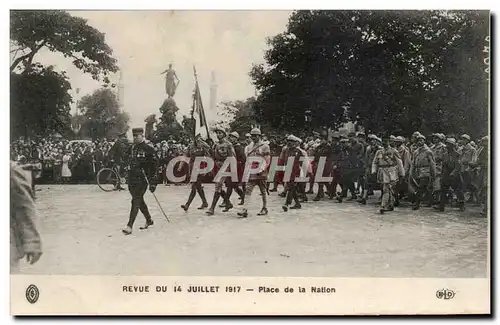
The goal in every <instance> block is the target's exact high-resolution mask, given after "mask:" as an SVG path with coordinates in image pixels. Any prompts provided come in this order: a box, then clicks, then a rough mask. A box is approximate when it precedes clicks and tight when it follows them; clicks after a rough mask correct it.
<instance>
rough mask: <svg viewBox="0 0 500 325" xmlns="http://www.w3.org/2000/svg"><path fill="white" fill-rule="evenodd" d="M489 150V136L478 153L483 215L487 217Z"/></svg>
mask: <svg viewBox="0 0 500 325" xmlns="http://www.w3.org/2000/svg"><path fill="white" fill-rule="evenodd" d="M488 153H489V149H488V136H485V137H483V138H482V139H481V141H480V147H479V150H478V151H477V164H478V167H479V182H478V186H479V199H480V200H481V203H482V204H483V211H482V212H481V213H482V214H483V215H486V210H487V206H488V183H489V182H488V168H489V156H488Z"/></svg>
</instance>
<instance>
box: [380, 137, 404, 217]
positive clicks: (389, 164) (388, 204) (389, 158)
mask: <svg viewBox="0 0 500 325" xmlns="http://www.w3.org/2000/svg"><path fill="white" fill-rule="evenodd" d="M384 140H385V141H383V148H381V149H379V150H377V152H376V153H375V157H374V159H373V163H372V174H375V175H376V177H377V182H378V183H380V184H382V203H381V206H380V214H384V212H385V211H393V210H394V191H395V186H396V184H397V182H398V179H399V176H402V177H404V169H403V163H402V162H401V159H400V158H399V153H398V151H397V150H396V149H394V148H392V147H391V146H390V144H389V142H390V138H389V137H386V138H385V139H384Z"/></svg>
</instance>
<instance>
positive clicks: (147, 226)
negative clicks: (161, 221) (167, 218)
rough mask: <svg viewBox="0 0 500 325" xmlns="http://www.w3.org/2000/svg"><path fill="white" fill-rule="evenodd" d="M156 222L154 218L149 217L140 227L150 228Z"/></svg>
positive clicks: (142, 228)
mask: <svg viewBox="0 0 500 325" xmlns="http://www.w3.org/2000/svg"><path fill="white" fill-rule="evenodd" d="M154 224H155V223H154V222H153V220H151V218H149V219H146V223H145V224H144V226H143V227H140V228H139V229H141V230H145V229H148V228H149V227H151V226H152V225H154Z"/></svg>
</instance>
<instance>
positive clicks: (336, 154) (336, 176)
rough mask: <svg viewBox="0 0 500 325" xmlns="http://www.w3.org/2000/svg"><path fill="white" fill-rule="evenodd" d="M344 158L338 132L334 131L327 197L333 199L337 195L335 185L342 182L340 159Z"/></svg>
mask: <svg viewBox="0 0 500 325" xmlns="http://www.w3.org/2000/svg"><path fill="white" fill-rule="evenodd" d="M343 159H344V149H343V147H342V145H341V144H340V134H339V133H338V132H334V133H333V135H332V172H331V175H332V176H333V180H332V182H331V183H330V188H329V189H328V192H329V198H330V199H333V198H334V197H335V196H336V195H337V185H340V184H342V160H343Z"/></svg>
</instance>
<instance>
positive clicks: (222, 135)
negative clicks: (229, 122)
mask: <svg viewBox="0 0 500 325" xmlns="http://www.w3.org/2000/svg"><path fill="white" fill-rule="evenodd" d="M215 134H216V135H217V139H218V141H217V142H216V143H215V144H214V146H213V158H214V163H215V166H214V176H215V175H217V173H218V171H219V169H220V168H221V167H222V165H223V164H224V161H225V160H226V158H228V157H234V156H235V152H234V148H233V145H232V144H231V142H229V141H228V140H227V138H226V136H227V133H226V131H225V130H224V129H222V128H219V127H217V128H215ZM225 182H226V177H222V178H221V179H220V180H219V181H218V182H216V183H215V192H214V197H213V199H212V204H211V205H210V208H209V209H208V211H207V212H206V214H208V215H214V213H215V211H214V210H215V206H216V205H217V201H219V198H220V197H221V196H222V198H223V200H224V206H225V210H226V211H229V210H230V209H232V208H233V205H232V204H231V202H228V201H227V198H226V197H225V196H224V195H223V193H222V187H223V186H224V183H225Z"/></svg>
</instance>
